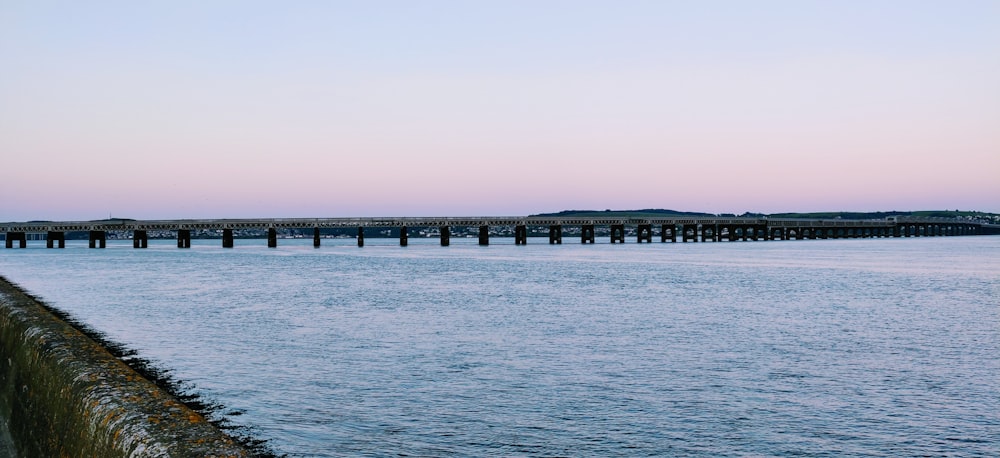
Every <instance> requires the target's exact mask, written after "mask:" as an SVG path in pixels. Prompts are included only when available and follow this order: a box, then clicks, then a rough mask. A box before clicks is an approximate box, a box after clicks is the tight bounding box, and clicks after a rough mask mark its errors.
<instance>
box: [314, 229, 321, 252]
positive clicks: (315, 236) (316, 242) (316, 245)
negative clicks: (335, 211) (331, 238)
mask: <svg viewBox="0 0 1000 458" xmlns="http://www.w3.org/2000/svg"><path fill="white" fill-rule="evenodd" d="M319 241H320V237H319V228H318V227H314V228H313V248H319V245H320V243H319Z"/></svg>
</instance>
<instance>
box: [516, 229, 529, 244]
mask: <svg viewBox="0 0 1000 458" xmlns="http://www.w3.org/2000/svg"><path fill="white" fill-rule="evenodd" d="M527 244H528V226H525V225H523V224H518V225H517V226H514V245H527Z"/></svg>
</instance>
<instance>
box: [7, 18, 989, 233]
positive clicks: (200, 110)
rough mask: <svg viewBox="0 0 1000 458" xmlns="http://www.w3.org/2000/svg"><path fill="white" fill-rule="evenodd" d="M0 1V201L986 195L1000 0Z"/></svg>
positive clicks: (264, 213) (586, 201) (167, 210)
mask: <svg viewBox="0 0 1000 458" xmlns="http://www.w3.org/2000/svg"><path fill="white" fill-rule="evenodd" d="M135 3H136V2H103V1H96V2H48V1H9V0H0V159H2V162H0V199H2V205H0V220H11V221H17V220H27V219H92V218H102V217H106V216H107V214H108V213H114V214H115V215H116V216H125V217H135V218H185V217H191V218H195V217H253V216H261V217H270V216H274V217H283V216H367V215H394V216H415V215H486V214H528V213H536V212H545V211H558V210H563V209H570V208H587V209H604V208H618V209H629V208H651V207H656V208H671V209H678V210H691V211H708V212H734V213H741V212H744V211H762V212H780V211H835V210H893V209H897V210H917V209H955V208H960V209H973V210H982V211H994V212H1000V83H998V81H1000V1H980V2H975V1H954V2H919V1H863V2H862V1H857V2H851V1H837V2H834V1H827V2H810V1H787V2H778V1H761V2H710V1H709V2H701V1H699V2H676V1H656V2H654V1H649V2H640V1H631V2H629V1H626V2H599V1H573V2H569V1H565V2H555V1H550V2H539V1H533V2H494V3H487V2H458V1H428V2H377V1H366V2H347V1H343V2H335V1H328V2H247V1H206V2H177V1H172V2H142V4H138V5H137V4H135Z"/></svg>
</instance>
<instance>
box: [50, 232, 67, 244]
mask: <svg viewBox="0 0 1000 458" xmlns="http://www.w3.org/2000/svg"><path fill="white" fill-rule="evenodd" d="M56 242H58V246H59V248H66V233H65V232H60V231H49V233H48V235H46V236H45V247H46V248H55V247H56Z"/></svg>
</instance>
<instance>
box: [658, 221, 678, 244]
mask: <svg viewBox="0 0 1000 458" xmlns="http://www.w3.org/2000/svg"><path fill="white" fill-rule="evenodd" d="M668 237H669V238H670V241H671V242H673V243H677V226H676V225H673V224H664V225H662V226H660V242H661V243H662V242H666V241H667V238H668Z"/></svg>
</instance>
